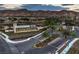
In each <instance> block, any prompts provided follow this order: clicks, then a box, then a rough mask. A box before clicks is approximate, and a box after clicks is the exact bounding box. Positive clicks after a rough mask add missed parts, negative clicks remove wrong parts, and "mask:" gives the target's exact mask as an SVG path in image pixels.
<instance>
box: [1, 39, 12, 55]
mask: <svg viewBox="0 0 79 59" xmlns="http://www.w3.org/2000/svg"><path fill="white" fill-rule="evenodd" d="M8 53H11V50H10V48H9V46H8V44H7V43H6V42H5V41H4V40H3V39H2V38H0V54H8Z"/></svg>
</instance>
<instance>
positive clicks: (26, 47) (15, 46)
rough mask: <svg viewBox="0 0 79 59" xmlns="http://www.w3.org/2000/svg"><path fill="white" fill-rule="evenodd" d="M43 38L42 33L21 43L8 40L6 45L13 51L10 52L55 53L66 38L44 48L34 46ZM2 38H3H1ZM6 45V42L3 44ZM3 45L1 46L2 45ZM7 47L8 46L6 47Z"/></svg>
mask: <svg viewBox="0 0 79 59" xmlns="http://www.w3.org/2000/svg"><path fill="white" fill-rule="evenodd" d="M41 39H43V38H42V37H41V36H40V35H39V36H35V37H34V38H31V40H28V41H23V42H20V43H11V42H7V43H8V45H6V46H4V47H9V50H10V51H11V52H8V53H14V54H15V53H23V54H47V53H55V51H56V50H57V49H58V47H59V46H60V45H62V44H64V39H62V38H61V39H59V40H57V41H56V42H54V43H52V44H50V45H47V46H46V47H44V48H33V45H34V44H35V43H37V42H39V40H41ZM0 40H2V39H0ZM3 45H4V44H3ZM0 47H1V46H0ZM4 49H6V48H4Z"/></svg>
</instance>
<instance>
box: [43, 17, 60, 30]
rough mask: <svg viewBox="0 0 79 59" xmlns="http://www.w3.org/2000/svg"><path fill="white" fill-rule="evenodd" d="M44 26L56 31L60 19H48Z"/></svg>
mask: <svg viewBox="0 0 79 59" xmlns="http://www.w3.org/2000/svg"><path fill="white" fill-rule="evenodd" d="M44 25H45V26H47V27H48V28H52V29H53V30H55V29H56V28H57V26H58V25H59V22H58V18H56V17H53V18H46V21H45V22H44Z"/></svg>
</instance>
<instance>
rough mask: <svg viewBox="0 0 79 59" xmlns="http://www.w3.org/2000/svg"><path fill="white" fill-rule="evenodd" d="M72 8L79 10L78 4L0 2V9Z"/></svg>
mask: <svg viewBox="0 0 79 59" xmlns="http://www.w3.org/2000/svg"><path fill="white" fill-rule="evenodd" d="M6 9H11V10H16V9H29V10H72V11H77V12H79V4H0V10H6Z"/></svg>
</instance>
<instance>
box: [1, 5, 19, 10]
mask: <svg viewBox="0 0 79 59" xmlns="http://www.w3.org/2000/svg"><path fill="white" fill-rule="evenodd" d="M20 8H21V4H0V10H3V9H20Z"/></svg>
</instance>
